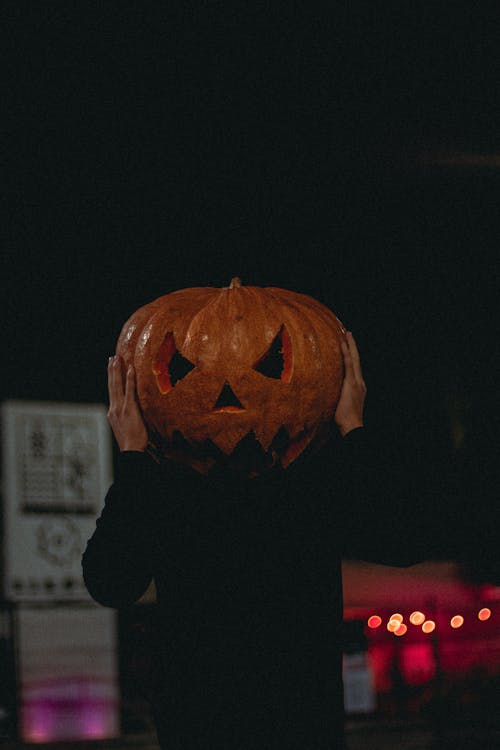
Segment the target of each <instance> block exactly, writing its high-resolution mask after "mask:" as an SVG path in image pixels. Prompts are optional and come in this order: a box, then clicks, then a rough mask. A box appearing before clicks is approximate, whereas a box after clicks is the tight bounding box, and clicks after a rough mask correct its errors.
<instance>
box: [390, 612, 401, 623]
mask: <svg viewBox="0 0 500 750" xmlns="http://www.w3.org/2000/svg"><path fill="white" fill-rule="evenodd" d="M391 620H397V621H398V622H403V615H400V614H399V612H396V614H394V615H391V616H390V617H389V622H390V621H391Z"/></svg>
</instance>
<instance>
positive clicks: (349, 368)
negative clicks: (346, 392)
mask: <svg viewBox="0 0 500 750" xmlns="http://www.w3.org/2000/svg"><path fill="white" fill-rule="evenodd" d="M341 348H342V354H343V357H344V369H345V377H346V378H347V379H348V380H354V377H355V376H354V366H353V361H352V356H351V352H350V350H349V346H348V344H347V342H346V341H342V343H341Z"/></svg>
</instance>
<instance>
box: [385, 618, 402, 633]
mask: <svg viewBox="0 0 500 750" xmlns="http://www.w3.org/2000/svg"><path fill="white" fill-rule="evenodd" d="M400 625H401V623H400V622H399V620H389V622H388V623H387V630H388V631H389V633H394V631H395V630H397V629H398V628H399V626H400Z"/></svg>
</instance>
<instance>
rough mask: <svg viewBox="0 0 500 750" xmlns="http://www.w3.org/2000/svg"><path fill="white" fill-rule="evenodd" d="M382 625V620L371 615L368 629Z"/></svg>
mask: <svg viewBox="0 0 500 750" xmlns="http://www.w3.org/2000/svg"><path fill="white" fill-rule="evenodd" d="M381 624H382V618H381V617H379V616H378V615H372V616H371V617H369V618H368V627H369V628H378V627H379V626H380V625H381Z"/></svg>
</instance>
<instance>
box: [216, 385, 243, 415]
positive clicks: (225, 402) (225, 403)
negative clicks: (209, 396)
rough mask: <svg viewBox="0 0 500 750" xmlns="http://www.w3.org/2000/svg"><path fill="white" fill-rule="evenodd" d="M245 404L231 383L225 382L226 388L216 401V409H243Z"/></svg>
mask: <svg viewBox="0 0 500 750" xmlns="http://www.w3.org/2000/svg"><path fill="white" fill-rule="evenodd" d="M243 410H244V406H243V404H242V403H241V401H240V400H239V398H238V396H236V394H235V393H234V391H233V389H232V388H231V386H230V385H229V383H224V388H223V389H222V391H221V392H220V393H219V398H218V399H217V401H216V402H215V406H214V411H243Z"/></svg>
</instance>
